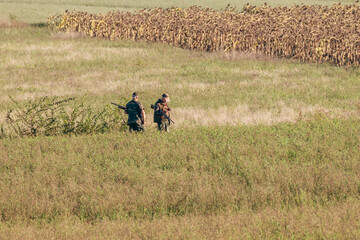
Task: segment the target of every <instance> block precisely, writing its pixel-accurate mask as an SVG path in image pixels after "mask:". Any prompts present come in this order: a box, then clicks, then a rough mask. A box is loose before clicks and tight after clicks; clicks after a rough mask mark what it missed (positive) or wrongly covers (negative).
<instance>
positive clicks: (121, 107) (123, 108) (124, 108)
mask: <svg viewBox="0 0 360 240" xmlns="http://www.w3.org/2000/svg"><path fill="white" fill-rule="evenodd" d="M111 104H113V105H115V106H117V107H118V108H120V109H122V110H126V107H123V106H120V105H119V104H116V103H113V102H112V103H111Z"/></svg>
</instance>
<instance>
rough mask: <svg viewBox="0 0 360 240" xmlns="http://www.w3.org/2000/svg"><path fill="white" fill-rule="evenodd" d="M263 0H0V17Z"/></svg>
mask: <svg viewBox="0 0 360 240" xmlns="http://www.w3.org/2000/svg"><path fill="white" fill-rule="evenodd" d="M264 2H265V1H262V0H249V1H236V0H229V1H226V2H222V1H219V0H196V1H189V0H185V1H179V0H170V1H165V0H154V1H145V0H135V1H132V0H122V1H115V0H105V1H97V0H90V1H87V0H76V1H71V0H62V1H55V0H36V1H34V0H2V1H0V19H1V17H2V18H8V17H9V16H11V17H15V18H16V19H18V20H21V21H25V22H29V23H44V22H46V18H47V17H49V16H50V15H54V14H57V13H61V12H62V11H64V10H66V9H68V10H74V9H76V10H80V11H87V12H93V13H99V12H102V13H106V12H109V11H113V10H129V11H134V10H138V9H142V8H154V7H163V8H167V7H171V6H176V7H182V8H184V7H190V6H193V5H199V6H203V7H211V8H215V9H224V8H225V7H226V5H227V4H231V6H234V7H237V8H238V9H242V7H243V6H244V5H245V4H246V3H250V4H252V5H261V4H263V3H264ZM266 2H267V3H268V4H270V5H271V6H279V5H294V4H301V3H304V4H326V5H332V4H337V3H340V2H341V3H342V4H352V3H354V2H355V1H353V0H345V1H334V0H315V1H310V0H303V1H298V0H283V1H277V0H269V1H266Z"/></svg>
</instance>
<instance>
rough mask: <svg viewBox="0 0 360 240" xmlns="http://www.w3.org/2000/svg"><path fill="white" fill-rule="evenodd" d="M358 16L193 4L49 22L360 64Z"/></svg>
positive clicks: (97, 33) (193, 45) (359, 10)
mask: <svg viewBox="0 0 360 240" xmlns="http://www.w3.org/2000/svg"><path fill="white" fill-rule="evenodd" d="M359 16H360V7H359V6H356V5H351V6H350V5H349V6H347V5H333V6H331V7H328V6H317V5H314V6H306V5H298V6H293V7H269V6H266V5H263V6H262V7H258V8H257V7H254V6H250V5H246V6H245V7H244V9H243V11H242V12H238V11H235V10H234V9H230V8H227V9H226V10H225V11H223V12H218V11H215V10H212V9H208V8H207V9H202V8H200V7H196V6H194V7H191V8H188V9H184V10H183V9H180V8H169V9H161V8H154V9H151V10H142V11H139V12H137V13H130V12H122V11H118V12H109V13H108V14H105V15H104V14H99V15H96V14H89V13H86V12H71V13H69V12H65V14H64V15H59V16H54V17H51V18H50V19H49V23H50V24H51V25H53V26H56V27H57V28H58V29H60V30H66V31H76V32H80V33H83V34H86V35H90V36H92V37H100V38H108V39H132V40H145V41H154V42H155V41H156V42H164V43H168V44H170V45H173V46H178V47H182V48H188V49H199V50H205V51H224V50H225V51H247V52H254V53H260V54H265V55H269V56H279V57H286V58H295V59H301V60H303V61H310V62H330V63H333V64H335V65H341V66H342V65H359V63H360V36H359V33H358V31H357V28H358V27H359V23H358V22H357V19H358V18H359ZM345 36H346V37H345Z"/></svg>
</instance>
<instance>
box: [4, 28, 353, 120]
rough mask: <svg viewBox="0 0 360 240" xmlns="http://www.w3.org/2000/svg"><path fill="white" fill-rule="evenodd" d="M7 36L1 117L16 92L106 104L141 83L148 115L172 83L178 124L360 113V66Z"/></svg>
mask: <svg viewBox="0 0 360 240" xmlns="http://www.w3.org/2000/svg"><path fill="white" fill-rule="evenodd" d="M0 41H1V42H2V44H1V46H2V48H1V49H2V50H1V51H2V53H3V54H1V56H0V64H1V65H2V66H3V67H2V68H1V69H0V87H1V88H2V95H1V96H0V100H1V101H2V104H1V105H0V116H1V115H2V116H5V113H6V111H7V110H9V109H10V108H12V107H14V105H13V103H12V102H11V100H10V98H9V97H8V96H12V97H13V98H15V99H16V100H18V101H20V102H21V101H26V100H27V99H29V98H30V99H31V98H36V97H43V96H59V97H77V98H78V99H79V101H84V102H85V103H86V104H90V105H92V106H93V107H94V108H95V109H102V108H103V107H104V106H106V105H108V104H109V103H110V102H111V101H117V99H122V98H123V97H125V98H128V97H129V96H130V95H131V94H132V92H134V91H138V92H140V100H141V101H142V102H143V104H144V105H145V107H146V108H147V113H148V114H151V111H150V104H151V103H154V102H155V101H156V100H157V99H158V98H159V96H160V95H161V94H162V93H163V92H168V93H169V94H170V96H171V99H172V102H171V106H172V107H174V108H175V109H176V110H177V111H174V118H175V119H177V122H178V126H189V125H194V124H195V125H219V124H220V125H228V124H232V125H237V124H257V123H265V124H272V123H274V122H282V121H295V120H296V119H298V118H299V117H300V118H306V117H308V116H311V115H313V114H317V113H319V112H322V113H325V114H327V115H328V116H333V117H341V118H343V117H345V118H346V117H353V116H357V115H358V114H357V111H358V104H359V95H358V93H359V92H360V84H359V82H360V77H359V74H360V72H359V70H358V69H357V68H348V69H345V68H336V67H333V66H330V65H325V64H324V65H317V64H304V63H301V62H296V61H286V60H271V59H269V58H266V57H262V56H253V55H248V54H241V53H234V54H231V53H230V54H226V53H206V52H191V51H188V50H183V49H177V48H172V47H170V46H166V45H163V44H154V43H145V42H140V43H135V42H131V41H114V42H112V41H107V40H99V39H90V38H84V37H81V36H79V35H67V34H56V33H52V32H51V31H49V30H48V29H47V28H20V29H15V28H11V29H0ZM9 79H11V81H9ZM121 103H122V104H124V102H121ZM232 119H235V120H232ZM231 121H232V122H231ZM222 123H223V124H222Z"/></svg>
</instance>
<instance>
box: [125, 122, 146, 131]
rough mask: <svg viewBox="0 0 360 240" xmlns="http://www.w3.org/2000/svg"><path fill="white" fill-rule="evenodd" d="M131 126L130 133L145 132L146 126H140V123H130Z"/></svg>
mask: <svg viewBox="0 0 360 240" xmlns="http://www.w3.org/2000/svg"><path fill="white" fill-rule="evenodd" d="M128 125H129V131H130V132H132V131H135V132H140V131H141V132H145V128H144V125H140V124H138V123H130V124H128Z"/></svg>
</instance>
